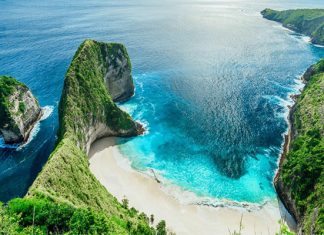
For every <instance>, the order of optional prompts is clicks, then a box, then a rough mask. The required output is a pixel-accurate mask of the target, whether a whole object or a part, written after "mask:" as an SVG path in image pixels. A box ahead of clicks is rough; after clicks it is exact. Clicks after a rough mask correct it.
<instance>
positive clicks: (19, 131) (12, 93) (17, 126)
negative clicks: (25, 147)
mask: <svg viewBox="0 0 324 235" xmlns="http://www.w3.org/2000/svg"><path fill="white" fill-rule="evenodd" d="M41 116H42V109H41V107H40V106H39V104H38V101H37V99H36V98H35V97H34V96H33V94H32V93H31V91H30V89H29V88H28V87H27V86H26V85H25V84H23V83H21V82H19V81H17V80H16V79H14V78H12V77H9V76H0V133H1V135H2V136H3V138H4V141H5V143H7V144H16V143H22V142H24V141H26V140H27V139H28V136H29V134H30V132H31V130H32V128H33V127H34V125H35V123H36V122H37V121H38V120H39V118H40V117H41Z"/></svg>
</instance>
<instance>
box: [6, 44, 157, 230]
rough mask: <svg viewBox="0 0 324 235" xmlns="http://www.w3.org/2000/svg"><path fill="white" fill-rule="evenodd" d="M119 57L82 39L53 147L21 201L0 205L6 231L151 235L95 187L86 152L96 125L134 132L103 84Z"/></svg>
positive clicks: (117, 48) (142, 220)
mask: <svg viewBox="0 0 324 235" xmlns="http://www.w3.org/2000/svg"><path fill="white" fill-rule="evenodd" d="M120 53H124V56H126V57H127V58H128V55H127V52H126V49H125V47H124V46H122V45H120V44H112V43H111V44H107V43H100V42H96V41H93V40H86V41H84V42H83V43H82V44H81V45H80V47H79V49H78V50H77V52H76V54H75V55H74V58H73V60H72V62H71V65H70V67H69V69H68V71H67V74H66V77H65V81H64V88H63V92H62V97H61V101H60V104H59V122H60V123H59V134H58V140H57V145H56V147H55V149H54V151H53V152H52V154H51V155H50V157H49V159H48V161H47V163H46V164H45V166H44V167H43V169H42V171H41V172H40V173H39V175H38V176H37V178H36V180H35V181H34V183H33V185H32V186H31V187H30V189H29V191H28V193H27V195H26V197H25V198H24V199H14V200H12V201H10V202H9V203H8V205H7V206H2V208H1V210H2V211H1V213H2V214H3V216H1V217H0V219H1V220H2V219H3V220H4V221H5V222H6V223H7V224H9V225H10V226H6V228H8V229H11V231H15V233H20V234H31V233H34V234H48V233H55V234H61V233H68V234H118V235H119V234H155V229H154V228H153V227H150V225H149V219H148V217H147V216H146V215H145V214H143V213H141V214H139V213H138V211H137V210H135V209H134V208H131V209H129V208H128V201H127V200H124V202H123V205H122V204H121V203H119V202H118V201H117V199H116V198H115V197H113V196H112V195H111V194H110V193H109V192H108V191H107V190H106V188H105V187H104V186H102V185H101V184H100V182H99V181H98V180H97V179H96V178H95V176H94V175H93V174H92V173H91V172H90V169H89V162H88V156H87V154H86V150H87V148H86V146H87V145H88V144H89V142H90V137H89V134H88V133H89V132H90V129H91V128H92V127H93V126H94V125H96V124H97V123H104V124H105V125H106V126H108V127H109V128H110V129H111V130H112V131H113V133H114V135H121V136H126V135H127V136H128V135H136V134H137V126H136V123H135V122H134V121H133V120H132V118H131V117H130V116H129V115H128V114H127V113H125V112H123V111H122V110H120V109H119V108H118V107H117V106H116V104H115V103H114V102H113V101H112V99H111V97H110V95H109V92H108V90H107V88H106V87H105V84H104V75H105V74H106V72H107V70H108V66H110V64H107V60H106V58H108V56H109V57H110V58H111V60H110V61H111V63H113V66H117V63H116V61H115V60H114V58H116V57H117V56H118V55H119V54H120ZM128 59H129V58H128ZM129 63H130V62H129ZM0 228H1V225H0ZM1 229H2V228H1ZM26 231H27V232H26ZM0 233H1V231H0ZM8 233H9V234H15V233H11V232H8Z"/></svg>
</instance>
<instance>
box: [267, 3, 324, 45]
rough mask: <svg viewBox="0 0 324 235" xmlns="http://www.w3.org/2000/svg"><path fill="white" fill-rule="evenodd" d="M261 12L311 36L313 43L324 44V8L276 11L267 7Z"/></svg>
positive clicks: (287, 26)
mask: <svg viewBox="0 0 324 235" xmlns="http://www.w3.org/2000/svg"><path fill="white" fill-rule="evenodd" d="M261 14H262V15H263V17H264V18H266V19H268V20H274V21H277V22H280V23H282V24H283V26H284V27H286V28H289V29H291V30H294V31H296V32H298V33H302V34H305V35H307V36H309V37H311V38H312V42H313V43H316V44H320V45H324V9H297V10H286V11H275V10H272V9H269V8H267V9H265V10H263V11H262V12H261Z"/></svg>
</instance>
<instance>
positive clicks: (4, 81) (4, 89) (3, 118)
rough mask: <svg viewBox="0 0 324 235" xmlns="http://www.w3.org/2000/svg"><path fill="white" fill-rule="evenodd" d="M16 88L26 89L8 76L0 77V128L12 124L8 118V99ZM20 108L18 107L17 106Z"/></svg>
mask: <svg viewBox="0 0 324 235" xmlns="http://www.w3.org/2000/svg"><path fill="white" fill-rule="evenodd" d="M18 87H23V88H27V87H26V85H25V84H23V83H21V82H19V81H18V80H16V79H14V78H13V77H10V76H0V128H2V127H3V126H4V125H6V124H12V123H11V120H12V119H11V118H10V112H9V109H10V102H9V97H10V95H12V94H13V93H14V92H15V91H16V90H17V88H18ZM19 108H20V106H19Z"/></svg>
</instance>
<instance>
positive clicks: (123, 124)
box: [59, 40, 143, 153]
mask: <svg viewBox="0 0 324 235" xmlns="http://www.w3.org/2000/svg"><path fill="white" fill-rule="evenodd" d="M133 94H134V85H133V79H132V76H131V64H130V59H129V56H128V54H127V51H126V49H125V47H124V46H123V45H121V44H116V43H109V44H108V43H101V42H96V41H93V40H86V41H85V42H84V43H82V44H81V46H80V47H79V49H78V51H77V52H76V54H75V56H74V58H73V61H72V63H71V65H70V67H69V69H68V72H67V74H66V77H65V81H64V88H63V95H62V97H61V101H60V105H59V114H60V128H59V129H60V132H59V136H60V138H64V137H65V136H67V135H69V138H72V139H74V140H75V141H76V143H77V145H78V147H79V148H81V149H82V150H84V151H85V152H86V153H88V151H89V148H90V146H91V144H92V143H93V141H95V140H96V139H98V138H101V137H104V136H124V137H125V136H135V135H137V134H140V133H141V132H142V131H143V130H142V127H141V125H140V124H138V123H136V122H134V121H133V120H132V119H131V117H130V116H129V115H128V114H127V113H125V112H123V111H122V110H120V109H119V108H118V107H117V106H116V104H115V103H114V102H113V101H114V100H115V101H123V100H125V99H128V98H130V97H131V96H132V95H133Z"/></svg>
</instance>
